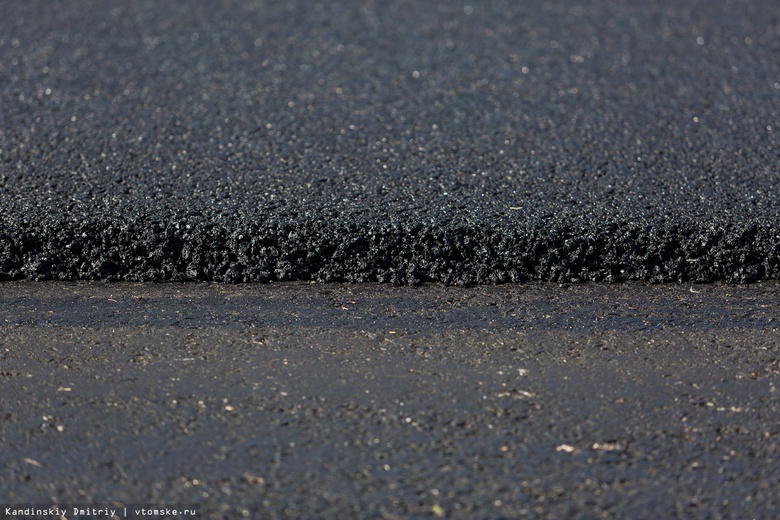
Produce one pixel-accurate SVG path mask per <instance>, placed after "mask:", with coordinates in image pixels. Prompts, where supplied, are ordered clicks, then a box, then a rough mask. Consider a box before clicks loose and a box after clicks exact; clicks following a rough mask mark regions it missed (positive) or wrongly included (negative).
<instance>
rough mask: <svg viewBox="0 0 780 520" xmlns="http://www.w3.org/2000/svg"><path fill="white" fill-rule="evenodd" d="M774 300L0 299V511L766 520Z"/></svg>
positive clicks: (40, 287) (673, 291)
mask: <svg viewBox="0 0 780 520" xmlns="http://www.w3.org/2000/svg"><path fill="white" fill-rule="evenodd" d="M778 302H780V285H777V284H776V283H763V284H756V285H750V286H728V285H704V286H695V287H694V286H677V285H675V286H666V285H665V286H646V285H638V284H618V285H594V284H587V285H573V286H560V287H559V286H557V285H550V284H526V285H520V286H518V285H503V286H499V287H476V288H468V289H464V288H455V287H443V286H440V285H429V286H426V287H423V288H415V287H393V286H380V285H368V284H361V285H342V284H316V283H315V284H311V283H295V282H291V283H288V284H277V283H274V284H266V285H256V284H251V285H242V286H225V285H214V284H167V285H160V284H151V285H150V284H132V285H131V284H104V283H91V284H86V283H85V282H80V283H74V282H57V283H54V282H49V283H43V284H41V283H29V282H23V283H19V282H9V283H6V284H3V285H0V308H2V309H3V313H4V317H3V318H2V320H0V363H2V368H0V409H1V410H2V421H0V443H1V444H2V446H3V449H2V450H0V475H1V476H0V496H2V497H4V498H3V501H4V502H5V505H3V504H0V506H3V507H0V513H2V512H3V511H4V507H8V506H12V505H14V506H16V507H22V506H23V505H25V504H27V505H29V504H37V505H38V506H39V507H42V506H50V505H54V504H56V505H59V506H61V507H66V506H65V504H82V505H84V504H87V505H90V506H92V507H106V508H107V507H109V506H112V507H117V508H120V509H121V508H123V507H125V506H126V505H127V504H135V505H136V507H141V506H143V507H157V508H165V507H167V508H179V509H182V508H185V507H186V508H191V509H194V510H196V511H197V516H196V517H197V518H244V517H246V518H464V519H465V518H468V519H472V518H486V519H493V518H686V519H688V518H739V519H744V518H762V519H772V518H777V513H778V511H779V510H780V498H779V497H780V493H778V490H780V464H779V463H778V462H780V390H778V385H779V383H780V375H779V373H780V328H779V324H780V322H778V316H779V313H778V310H780V305H779V304H778ZM69 513H70V510H69ZM7 517H8V518H12V517H10V516H7ZM119 517H120V518H124V516H119ZM132 517H133V516H132V515H129V516H127V518H132ZM17 518H18V517H17ZM68 518H78V519H80V520H84V519H86V518H90V517H87V516H78V515H74V516H68ZM91 518H95V517H91ZM100 518H107V517H106V516H102V517H100ZM147 518H148V517H147ZM179 518H185V517H184V516H180V517H179Z"/></svg>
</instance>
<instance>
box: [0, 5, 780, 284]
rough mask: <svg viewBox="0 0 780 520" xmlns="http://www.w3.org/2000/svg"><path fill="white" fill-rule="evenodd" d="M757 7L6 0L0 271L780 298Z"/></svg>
mask: <svg viewBox="0 0 780 520" xmlns="http://www.w3.org/2000/svg"><path fill="white" fill-rule="evenodd" d="M779 56H780V4H778V3H777V2H776V1H770V0H726V1H711V0H692V1H686V2H679V1H677V0H651V1H646V2H629V1H622V0H621V1H592V0H587V1H584V0H567V1H559V2H548V1H542V0H528V1H523V2H510V1H502V0H492V1H488V0H474V1H472V0H468V1H466V0H464V1H459V2H450V1H447V2H436V3H435V5H430V4H429V3H420V2H414V1H411V0H399V1H371V0H361V1H358V0H348V1H342V2H321V3H318V2H312V1H309V0H292V1H288V2H284V3H283V5H282V4H279V3H278V2H269V1H261V0H258V1H238V0H225V1H220V2H213V1H205V0H203V1H196V2H156V1H151V0H149V1H137V2H123V1H105V2H98V3H95V2H92V1H88V0H74V1H68V2H60V1H54V0H32V1H24V2H22V1H9V2H3V3H2V6H1V7H0V106H1V107H2V109H1V110H0V277H2V278H4V279H25V278H26V279H125V280H136V281H139V280H215V281H268V280H291V279H311V280H322V281H339V280H341V281H383V282H393V283H398V284H407V283H419V282H424V281H439V282H444V283H447V284H474V283H494V282H507V281H526V280H549V281H557V282H567V283H568V282H571V281H579V280H603V281H621V280H642V281H653V282H670V281H671V282H677V281H714V280H726V281H735V282H740V281H755V280H760V279H777V278H780V226H778V218H777V216H778V209H779V208H780V190H778V189H777V184H778V182H777V181H778V171H779V170H780V143H779V142H778V132H780V123H779V121H780V59H778V57H779Z"/></svg>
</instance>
